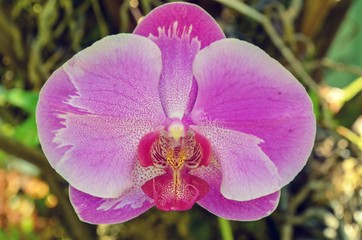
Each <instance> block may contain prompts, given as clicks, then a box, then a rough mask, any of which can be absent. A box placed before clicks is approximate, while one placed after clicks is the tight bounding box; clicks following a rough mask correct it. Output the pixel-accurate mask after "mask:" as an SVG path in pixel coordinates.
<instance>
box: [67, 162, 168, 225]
mask: <svg viewBox="0 0 362 240" xmlns="http://www.w3.org/2000/svg"><path fill="white" fill-rule="evenodd" d="M162 173H163V172H162V171H161V170H159V169H155V168H153V167H149V168H142V167H140V166H139V165H136V167H135V170H134V171H133V182H134V183H135V184H134V186H133V187H132V188H130V189H128V190H126V191H125V192H124V193H123V194H122V195H121V196H120V197H118V198H99V197H94V196H92V195H89V194H86V193H83V192H81V191H79V190H77V189H75V188H74V187H70V188H69V195H70V200H71V202H72V204H73V207H74V208H75V210H76V212H77V214H78V216H79V218H80V219H81V220H82V221H84V222H88V223H92V224H114V223H122V222H126V221H128V220H130V219H132V218H135V217H137V216H139V215H140V214H142V213H143V212H145V211H147V210H148V209H150V208H151V207H152V206H153V205H154V203H153V199H151V198H149V197H148V196H147V195H146V194H144V193H143V191H142V189H141V186H142V185H143V184H144V183H145V181H147V180H148V179H150V178H153V177H156V176H158V175H159V174H162ZM107 186H108V185H107Z"/></svg>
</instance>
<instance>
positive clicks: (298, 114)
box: [191, 39, 316, 186]
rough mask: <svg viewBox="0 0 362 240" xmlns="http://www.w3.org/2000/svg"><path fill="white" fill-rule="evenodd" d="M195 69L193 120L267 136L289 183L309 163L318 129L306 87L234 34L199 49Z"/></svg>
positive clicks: (265, 148)
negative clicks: (195, 87) (235, 37)
mask: <svg viewBox="0 0 362 240" xmlns="http://www.w3.org/2000/svg"><path fill="white" fill-rule="evenodd" d="M193 71H194V75H195V79H196V80H197V82H198V87H199V91H198V96H197V99H196V102H195V106H194V109H193V110H192V113H191V119H192V121H193V122H194V123H195V124H196V125H197V124H206V125H207V124H209V125H217V126H221V127H223V128H227V129H231V130H236V131H240V132H243V133H247V134H252V135H254V136H256V137H258V138H259V139H261V140H263V141H264V142H263V143H261V144H260V147H261V149H262V150H263V151H264V153H265V154H266V155H267V156H268V157H269V158H270V159H271V160H272V161H273V162H274V164H275V165H276V167H277V169H278V172H279V175H280V177H281V185H282V186H284V185H286V184H287V183H289V182H290V181H291V180H292V179H293V178H294V177H295V176H296V174H297V173H298V172H299V171H300V170H301V169H302V168H303V166H304V165H305V163H306V161H307V158H308V156H309V154H310V152H311V150H312V147H313V142H314V137H315V132H316V124H315V118H314V114H313V109H312V104H311V101H310V99H309V97H308V95H307V93H306V91H305V89H304V88H303V86H302V85H301V84H300V83H299V82H298V81H297V80H296V79H295V78H294V77H293V76H292V74H291V73H289V72H288V71H287V70H286V69H285V68H284V67H283V66H282V65H280V64H279V63H278V62H277V61H275V60H274V59H272V58H270V57H269V56H268V55H267V54H266V53H265V52H264V51H262V50H261V49H259V48H257V47H255V46H254V45H252V44H249V43H246V42H243V41H239V40H236V39H225V40H220V41H217V42H215V43H213V44H211V45H210V46H208V47H206V48H205V49H203V50H201V51H200V52H199V54H198V55H197V56H196V58H195V61H194V65H193Z"/></svg>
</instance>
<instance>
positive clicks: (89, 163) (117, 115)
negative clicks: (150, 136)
mask: <svg viewBox="0 0 362 240" xmlns="http://www.w3.org/2000/svg"><path fill="white" fill-rule="evenodd" d="M161 66H162V63H161V54H160V51H159V49H158V47H157V46H156V45H155V44H154V43H153V42H152V41H150V40H148V39H146V38H143V37H141V36H132V35H127V34H119V35H115V36H110V37H107V38H104V39H102V40H100V41H98V42H97V43H95V44H94V45H92V46H91V47H89V48H87V49H85V50H84V51H82V52H80V53H79V54H77V55H76V56H75V57H74V58H73V59H71V60H70V61H68V62H67V63H66V64H65V65H64V66H63V67H61V68H60V69H58V70H57V71H55V72H54V73H53V75H52V76H51V77H50V78H49V80H48V81H47V82H46V84H45V85H44V87H43V89H42V90H41V93H40V98H39V102H38V106H37V126H38V130H39V138H40V142H41V144H42V148H43V150H44V152H45V155H46V156H47V158H48V160H49V162H50V164H51V165H52V166H53V167H54V168H55V169H56V170H57V171H58V172H59V173H60V174H61V175H63V177H64V178H65V179H66V180H68V181H69V182H70V183H71V184H72V185H73V186H75V187H76V188H77V189H79V190H80V191H83V192H86V193H89V194H92V195H94V196H99V197H116V196H119V194H120V193H121V192H122V191H124V190H125V189H126V188H128V187H130V186H131V183H130V180H127V177H128V176H129V175H130V174H131V169H132V164H134V158H135V156H136V155H137V144H135V142H136V141H137V138H138V140H139V139H140V138H141V135H142V134H145V133H146V132H148V131H150V130H151V129H152V130H154V129H153V128H154V127H155V126H158V125H161V124H162V122H163V121H164V118H165V116H164V113H163V110H162V106H161V103H160V100H159V96H158V82H159V77H160V72H161ZM97 115H101V116H98V117H97ZM112 121H113V122H112ZM103 130H105V132H102V131H103ZM85 131H87V132H85ZM135 131H137V132H135ZM128 133H129V134H130V135H129V136H126V135H127V134H128ZM117 137H120V138H119V139H117ZM120 141H124V142H123V143H122V144H121V143H120ZM127 141H130V142H127ZM106 144H108V145H106ZM93 145H94V146H93ZM120 146H121V148H120V149H118V148H119V147H120ZM104 149H107V150H109V151H108V152H106V151H103V150H104ZM118 154H125V155H124V156H122V155H118ZM132 154H133V155H132ZM131 155H132V158H131ZM73 157H76V158H74V159H73ZM111 162H112V163H111ZM117 164H119V165H118V166H116V165H117ZM97 168H99V170H101V171H104V172H97V175H100V176H101V177H102V179H101V180H100V181H96V180H95V179H92V178H94V177H93V176H94V172H95V171H96V169H97ZM117 170H121V172H117ZM68 171H69V172H68ZM87 171H90V172H87ZM120 173H123V174H124V175H120ZM78 175H79V176H78ZM107 175H109V176H107ZM103 181H111V182H115V185H114V186H113V188H104V182H103ZM97 191H99V192H97Z"/></svg>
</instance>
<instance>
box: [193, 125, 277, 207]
mask: <svg viewBox="0 0 362 240" xmlns="http://www.w3.org/2000/svg"><path fill="white" fill-rule="evenodd" d="M193 128H196V127H193ZM196 130H197V131H198V132H200V133H201V134H203V135H204V136H206V137H207V139H208V140H209V141H210V144H211V148H212V150H213V154H214V157H215V158H216V159H217V161H218V162H219V163H220V166H221V173H222V181H221V189H220V191H221V193H222V195H223V196H224V197H225V198H227V199H231V200H236V201H246V200H251V199H255V198H258V197H262V196H265V195H268V194H271V193H274V192H276V191H278V190H279V189H280V188H281V187H280V185H279V175H278V170H277V168H276V167H275V165H274V163H273V162H272V161H271V160H270V159H269V158H268V156H266V155H265V154H264V152H263V151H262V150H261V149H260V147H259V146H258V144H259V143H260V142H261V140H260V139H258V138H257V137H255V136H252V135H249V134H244V133H241V132H237V131H231V130H226V129H221V128H218V127H211V126H198V127H197V128H196ZM203 179H204V178H203Z"/></svg>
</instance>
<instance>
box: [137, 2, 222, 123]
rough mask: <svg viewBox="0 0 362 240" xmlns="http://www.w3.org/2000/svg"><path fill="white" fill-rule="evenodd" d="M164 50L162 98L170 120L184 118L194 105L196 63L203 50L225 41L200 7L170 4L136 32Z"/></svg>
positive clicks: (142, 23)
mask: <svg viewBox="0 0 362 240" xmlns="http://www.w3.org/2000/svg"><path fill="white" fill-rule="evenodd" d="M134 33H135V34H139V35H142V36H146V37H149V38H150V39H151V40H153V41H154V42H155V43H156V44H157V45H158V46H159V48H160V49H161V52H162V62H163V68H162V75H161V79H160V87H159V90H160V97H161V102H162V105H163V109H164V111H165V113H166V115H167V116H168V117H169V118H175V117H177V118H182V117H183V115H184V113H185V112H187V111H188V109H189V108H190V105H193V103H194V100H195V96H196V91H197V90H196V83H195V82H193V81H194V80H193V73H192V63H193V61H194V57H195V55H196V53H197V52H198V51H199V49H200V47H204V46H207V45H209V44H210V43H211V42H213V41H216V40H218V39H222V38H224V34H223V32H222V31H221V29H220V28H219V26H218V25H217V24H216V22H215V21H214V19H212V17H211V16H210V15H209V14H208V13H207V12H205V11H204V10H203V9H201V8H200V7H198V6H197V5H193V4H188V3H170V4H165V5H162V6H161V7H158V8H156V9H155V10H153V11H152V12H151V13H149V14H148V15H147V16H146V17H145V18H144V19H143V20H142V21H141V23H140V25H138V27H137V28H136V29H135V31H134Z"/></svg>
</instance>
